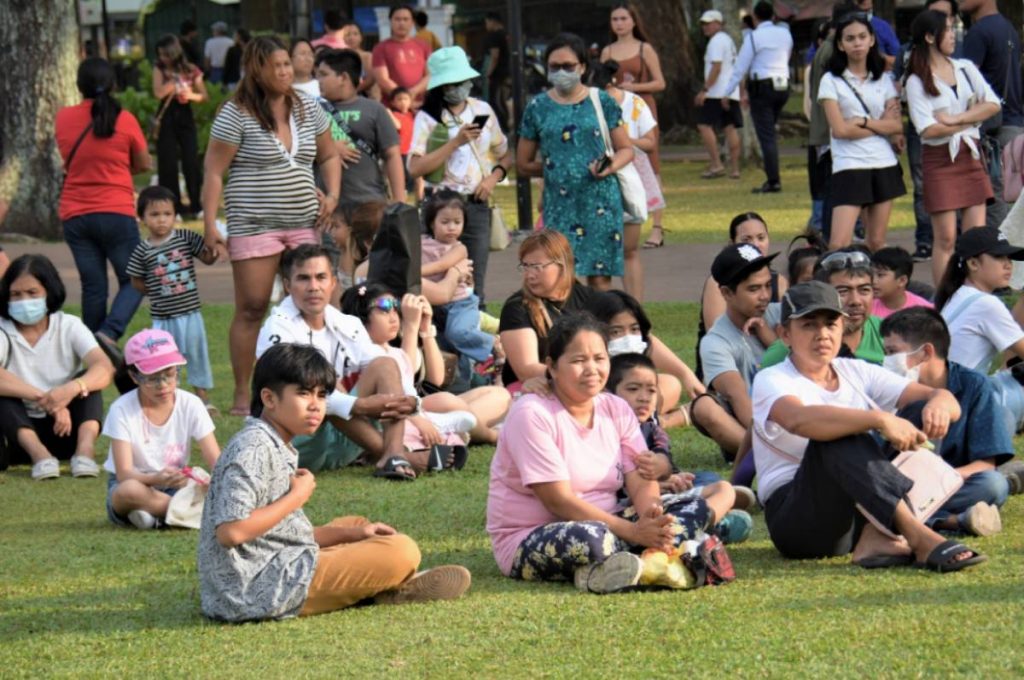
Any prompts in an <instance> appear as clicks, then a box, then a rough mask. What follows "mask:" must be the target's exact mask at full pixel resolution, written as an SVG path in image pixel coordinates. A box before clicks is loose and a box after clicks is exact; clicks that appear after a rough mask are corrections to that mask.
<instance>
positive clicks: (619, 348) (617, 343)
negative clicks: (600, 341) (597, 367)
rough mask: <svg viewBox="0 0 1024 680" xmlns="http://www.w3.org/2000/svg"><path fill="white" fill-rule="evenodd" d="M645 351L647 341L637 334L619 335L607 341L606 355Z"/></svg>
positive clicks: (641, 352)
mask: <svg viewBox="0 0 1024 680" xmlns="http://www.w3.org/2000/svg"><path fill="white" fill-rule="evenodd" d="M646 351H647V343H646V342H644V339H643V337H642V336H639V335H620V336H619V337H617V338H615V339H614V340H611V341H609V343H608V356H612V357H614V356H618V355H620V354H643V353H644V352H646Z"/></svg>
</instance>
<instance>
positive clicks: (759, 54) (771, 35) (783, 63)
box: [725, 21, 793, 92]
mask: <svg viewBox="0 0 1024 680" xmlns="http://www.w3.org/2000/svg"><path fill="white" fill-rule="evenodd" d="M792 52H793V36H792V34H790V32H789V29H788V28H786V27H785V26H784V25H781V24H773V23H772V22H770V21H762V22H761V23H759V24H758V25H757V28H755V29H754V30H753V31H751V32H750V35H748V36H747V37H746V38H745V39H744V40H743V46H742V47H740V56H739V57H737V58H736V68H735V69H734V70H733V72H732V77H730V78H729V84H728V85H726V87H725V91H726V92H732V91H733V90H734V89H736V87H737V86H738V85H739V84H740V80H742V79H743V78H745V77H747V75H748V74H749V77H750V79H752V80H764V79H766V78H789V57H790V55H791V54H792Z"/></svg>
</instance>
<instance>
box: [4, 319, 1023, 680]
mask: <svg viewBox="0 0 1024 680" xmlns="http://www.w3.org/2000/svg"><path fill="white" fill-rule="evenodd" d="M650 309H651V316H652V319H653V321H654V325H655V328H656V329H657V330H658V333H659V335H660V336H661V337H662V338H663V339H664V340H665V341H666V342H668V344H669V345H670V346H671V347H673V348H674V349H675V350H676V351H678V352H680V354H681V356H683V358H684V359H686V360H687V361H689V360H691V359H692V356H693V346H694V331H693V329H694V328H695V320H696V306H695V305H692V304H652V305H651V306H650ZM230 313H231V309H230V307H228V306H213V305H211V306H207V308H206V310H205V315H206V319H207V328H208V332H209V336H210V339H211V347H210V349H211V354H212V356H211V359H212V361H213V365H214V371H215V379H216V384H217V388H216V389H215V391H214V397H215V400H216V402H217V403H218V404H219V405H220V406H221V407H222V408H224V407H226V406H227V402H228V399H229V398H230V383H229V380H230V369H229V367H228V355H227V349H226V346H225V343H224V338H225V337H226V335H227V322H228V319H229V316H230ZM147 321H148V317H147V315H146V314H145V313H143V312H141V311H140V314H139V315H138V317H137V318H136V321H135V327H142V325H143V324H145V323H146V322H147ZM107 397H108V403H109V400H110V399H111V398H112V397H113V394H112V393H109V394H108V395H107ZM239 424H240V421H239V419H237V418H230V417H223V418H220V419H219V420H218V421H217V426H218V430H217V438H218V440H219V441H220V442H221V445H223V444H225V443H226V442H227V440H228V438H229V437H230V436H231V435H232V434H233V433H234V432H235V431H236V430H237V428H238V427H239ZM671 434H672V439H673V444H674V451H675V452H676V454H677V456H678V457H679V459H681V460H682V461H683V463H684V464H685V465H687V466H688V467H691V468H695V469H701V468H703V469H707V468H712V469H716V470H719V471H723V472H724V469H723V466H722V465H721V461H720V459H719V458H718V457H717V455H716V453H715V451H714V448H713V447H712V446H711V445H710V444H709V443H708V441H707V440H704V439H703V438H701V437H700V436H698V435H696V434H695V433H693V432H692V431H675V432H672V433H671ZM1019 446H1020V442H1019V441H1018V447H1019ZM99 450H100V451H101V453H100V455H99V457H100V459H103V458H104V457H105V455H106V454H105V451H106V442H101V444H100V446H99ZM492 453H493V450H492V449H490V448H474V449H473V450H472V454H471V458H470V462H469V464H468V466H467V467H466V469H465V470H463V471H462V472H461V473H458V474H446V475H440V476H433V477H428V478H424V479H421V480H419V481H417V482H415V483H412V484H400V485H399V484H390V483H387V482H383V481H378V480H373V479H371V478H370V476H369V472H368V471H367V470H346V471H343V472H333V473H323V474H321V475H319V476H318V479H317V490H316V492H315V494H314V496H313V498H312V500H311V502H310V503H309V505H308V507H307V512H308V514H309V516H310V518H311V519H312V520H313V521H314V522H315V523H323V522H326V521H328V520H330V519H331V518H333V517H335V516H338V515H344V514H362V515H366V516H369V517H372V518H375V519H379V520H382V521H385V522H389V523H392V524H394V525H395V526H397V527H399V528H400V529H402V530H404V531H406V532H407V533H409V534H410V535H412V536H413V537H414V538H416V539H417V540H418V541H419V543H420V546H421V548H422V550H423V555H424V565H426V566H432V565H438V564H442V563H446V562H457V563H460V564H464V565H466V566H467V567H469V568H470V569H471V570H472V572H473V576H474V585H473V589H472V590H471V591H470V592H469V594H468V596H467V597H465V598H464V599H462V600H460V601H456V602H451V603H443V604H437V605H416V606H406V607H394V608H378V607H363V608H356V609H350V610H347V611H343V612H338V613H334V614H328V615H325V616H320V617H315V618H311V619H304V620H290V621H286V622H280V623H266V624H257V625H252V624H250V625H243V626H228V625H219V624H212V623H209V622H207V621H206V620H204V619H203V618H202V616H201V615H200V614H199V597H198V577H197V575H196V560H195V546H196V540H197V534H196V533H195V532H187V531H178V530H174V531H161V532H137V531H131V530H124V529H116V528H114V527H113V526H111V525H110V524H109V523H108V521H107V519H106V516H105V512H104V509H103V502H104V496H105V490H106V480H105V479H102V478H101V479H95V480H75V479H71V478H70V477H68V476H67V473H66V471H65V476H63V477H61V478H60V479H59V480H55V481H52V482H45V483H37V482H32V481H31V480H30V479H29V471H28V469H27V468H15V469H12V470H9V471H7V472H6V473H0V677H4V678H16V677H38V676H51V675H53V676H72V675H74V676H100V675H102V676H109V677H118V676H132V677H142V676H149V677H164V676H188V677H199V676H204V677H213V676H215V677H237V676H242V675H243V674H245V675H251V676H255V677H268V678H278V677H282V678H283V677H289V678H294V677H306V676H331V677H334V676H354V677H360V676H384V675H392V674H395V673H398V674H402V675H409V676H417V677H420V676H434V677H447V676H452V677H467V676H475V677H507V676H512V677H524V676H540V675H544V676H555V677H572V676H584V675H586V676H591V677H611V676H624V677H641V676H663V677H667V676H669V675H676V674H680V673H685V674H688V675H693V676H698V677H709V676H714V677H728V676H739V677H750V676H792V677H804V676H843V677H854V676H857V677H908V676H914V677H923V676H940V677H943V676H952V675H960V674H963V675H967V676H972V677H983V676H1001V677H1020V676H1021V675H1022V673H1024V660H1022V659H1024V657H1022V654H1021V645H1020V641H1019V639H1018V638H1019V631H1020V630H1021V628H1022V625H1024V613H1022V604H1024V602H1022V600H1024V596H1022V586H1021V584H1022V583H1024V555H1022V553H1024V538H1022V533H1021V530H1020V526H1021V524H1022V522H1024V502H1022V501H1021V498H1019V497H1016V498H1012V499H1011V500H1010V502H1009V503H1008V506H1007V508H1006V510H1005V512H1004V524H1005V526H1006V530H1005V531H1004V532H1003V533H1002V534H1001V535H999V536H996V537H992V538H988V539H984V540H977V539H975V540H972V541H970V543H971V545H973V546H975V547H977V548H978V549H980V550H982V551H984V552H985V553H987V554H988V555H989V557H990V561H989V563H988V564H986V565H983V566H981V567H979V568H975V569H973V570H969V571H967V572H964V573H961V574H953V575H945V576H938V575H934V574H931V573H924V572H918V571H916V570H912V569H898V570H890V571H887V572H865V571H863V570H861V569H859V568H857V567H853V566H851V565H850V564H849V561H848V560H847V559H832V560H821V561H809V562H786V561H784V560H782V559H781V558H780V557H779V556H778V555H777V554H776V552H775V551H774V550H773V548H772V546H771V544H770V542H769V541H768V539H767V535H766V533H765V529H764V523H763V518H762V516H760V515H757V516H755V525H756V526H755V533H754V536H753V538H752V540H750V541H749V542H747V543H745V544H743V545H740V546H736V547H734V548H730V553H731V555H732V557H733V560H734V562H735V564H736V568H737V572H738V575H739V579H738V580H737V581H736V582H735V583H733V584H731V585H729V586H726V587H722V588H705V589H702V590H697V591H690V592H651V593H636V594H626V595H615V596H604V597H601V596H594V595H584V594H579V593H577V592H576V591H574V590H573V589H572V588H571V587H570V586H567V585H561V584H525V583H520V582H514V581H511V580H509V579H506V578H504V577H502V576H501V575H500V574H499V572H498V570H497V567H496V566H495V564H494V561H493V559H492V557H491V553H490V544H489V541H488V539H487V535H486V533H485V531H484V508H485V502H486V495H487V475H488V465H489V462H490V458H491V455H492ZM65 470H66V469H65ZM1015 631H1016V632H1015Z"/></svg>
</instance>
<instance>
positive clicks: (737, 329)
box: [700, 243, 777, 459]
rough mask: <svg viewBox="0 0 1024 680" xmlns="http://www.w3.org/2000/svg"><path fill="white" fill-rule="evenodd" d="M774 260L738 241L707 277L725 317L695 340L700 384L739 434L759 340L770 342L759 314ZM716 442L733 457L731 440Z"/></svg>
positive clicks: (746, 419) (747, 417)
mask: <svg viewBox="0 0 1024 680" xmlns="http://www.w3.org/2000/svg"><path fill="white" fill-rule="evenodd" d="M776 254H777V253H776ZM774 258H775V255H767V256H763V255H761V251H759V250H758V249H757V248H756V247H755V246H752V245H750V244H748V243H741V244H734V245H730V246H727V247H726V248H725V249H724V250H722V252H720V253H719V254H718V255H717V256H716V257H715V261H714V262H713V263H712V265H711V277H712V278H713V279H714V280H715V283H717V284H718V285H719V288H720V289H721V291H722V296H723V297H724V298H725V313H724V314H722V316H720V317H719V318H718V320H717V321H715V323H714V325H712V326H711V328H710V329H709V330H708V332H707V335H705V336H704V337H703V338H702V339H701V341H700V360H701V365H702V366H703V368H704V382H705V384H707V386H708V387H710V388H711V390H712V392H713V394H712V397H714V398H717V399H718V400H719V401H720V402H722V405H723V406H725V407H726V408H727V409H728V410H729V412H730V413H731V415H732V417H733V418H734V419H735V420H736V422H737V424H738V425H739V426H740V427H742V428H743V429H744V430H746V429H748V428H749V427H750V423H751V415H752V409H751V403H750V387H751V385H752V384H753V381H754V374H755V373H756V372H757V367H758V366H759V365H760V363H761V356H762V355H763V354H764V349H765V343H764V340H770V338H769V337H768V335H769V334H770V333H771V330H770V329H768V327H767V325H766V324H765V322H764V312H765V309H767V307H768V303H769V302H770V300H771V293H772V291H771V270H770V269H769V268H768V265H769V264H770V263H771V261H772V259H774ZM762 335H763V337H762ZM712 436H713V433H712ZM718 444H719V446H721V447H722V453H723V454H724V455H725V456H726V458H727V459H731V458H732V457H734V456H735V455H736V453H737V452H736V450H735V449H734V448H733V446H734V444H733V442H731V441H719V442H718Z"/></svg>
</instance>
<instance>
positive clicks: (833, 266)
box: [819, 250, 871, 272]
mask: <svg viewBox="0 0 1024 680" xmlns="http://www.w3.org/2000/svg"><path fill="white" fill-rule="evenodd" d="M819 266H820V267H821V268H822V269H824V270H825V271H827V272H839V271H846V270H847V269H871V258H870V257H868V256H867V255H866V254H865V253H862V252H860V251H857V250H853V251H839V252H836V253H831V254H830V255H826V256H825V257H823V258H822V260H821V262H820V264H819Z"/></svg>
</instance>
